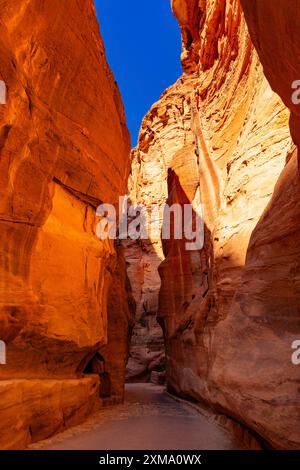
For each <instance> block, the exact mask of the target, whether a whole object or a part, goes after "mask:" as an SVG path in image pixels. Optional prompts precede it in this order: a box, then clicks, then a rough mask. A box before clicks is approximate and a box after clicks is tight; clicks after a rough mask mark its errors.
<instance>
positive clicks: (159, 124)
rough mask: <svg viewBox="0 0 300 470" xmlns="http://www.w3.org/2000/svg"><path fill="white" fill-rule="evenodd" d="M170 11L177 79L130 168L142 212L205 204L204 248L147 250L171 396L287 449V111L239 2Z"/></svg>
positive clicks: (294, 208)
mask: <svg viewBox="0 0 300 470" xmlns="http://www.w3.org/2000/svg"><path fill="white" fill-rule="evenodd" d="M245 3H247V2H245ZM256 3H257V2H256ZM263 3H264V4H265V7H266V4H267V3H268V2H263ZM269 5H270V3H269ZM172 6H173V10H174V13H175V14H176V16H177V17H178V20H179V23H180V26H181V30H182V37H183V54H182V63H183V68H184V71H185V73H184V75H183V76H182V77H181V78H180V79H179V80H178V81H177V83H176V84H175V85H173V86H172V87H170V88H169V89H168V90H167V91H166V92H165V93H164V94H163V96H162V97H161V99H160V101H159V102H158V103H156V104H155V105H154V106H153V107H152V109H151V110H150V112H149V113H148V114H147V116H146V117H145V119H144V121H143V124H142V127H141V132H140V137H139V143H138V149H137V152H136V153H135V163H134V166H133V178H134V179H135V180H136V181H139V186H140V187H139V190H138V191H137V193H138V195H139V196H138V198H139V199H138V200H139V202H145V203H146V204H147V203H148V204H151V203H152V202H159V201H165V200H167V201H168V202H169V203H174V202H177V203H180V204H184V203H188V202H194V203H197V202H198V201H201V202H202V203H203V204H204V222H205V243H204V248H203V249H202V250H201V251H194V252H188V251H186V249H185V245H184V242H183V241H178V240H171V241H169V242H164V243H163V253H162V251H161V244H160V243H158V244H155V245H153V248H151V249H150V250H151V252H152V253H153V255H152V260H150V265H149V266H148V268H147V269H148V271H152V274H151V276H152V277H154V276H155V274H154V273H155V271H156V268H157V264H158V262H159V260H160V259H163V258H165V259H164V261H163V262H162V263H161V264H160V268H159V271H160V275H161V289H160V295H159V317H160V322H161V324H162V325H163V328H164V332H165V338H166V353H167V380H168V386H169V388H170V389H172V390H173V391H175V392H176V393H178V394H180V395H183V396H186V397H190V398H193V399H196V400H204V401H206V402H208V403H209V404H212V405H213V406H215V407H216V408H217V409H218V410H219V411H221V412H223V413H225V414H227V415H228V416H231V417H232V418H234V419H235V420H237V421H238V422H240V423H242V424H243V425H245V426H247V427H248V428H250V429H252V430H253V431H254V432H256V433H257V434H259V435H260V436H261V437H262V438H263V439H264V440H265V441H267V442H268V443H269V444H270V445H272V446H274V447H277V448H297V447H299V445H300V429H299V406H298V399H299V393H298V385H297V384H298V380H299V372H298V370H297V367H295V366H294V365H293V364H292V362H291V353H292V350H291V343H292V341H293V340H294V339H297V337H298V336H299V334H300V325H299V313H298V310H299V296H298V290H297V282H298V281H297V279H298V276H299V273H298V263H297V259H299V253H298V251H299V250H298V245H299V244H298V243H297V233H298V219H299V215H298V202H297V201H298V186H297V178H298V176H297V175H298V173H297V165H296V160H295V158H296V157H295V150H294V147H293V143H292V140H291V138H290V133H289V126H288V120H289V116H288V112H287V110H286V109H285V107H284V105H283V103H282V102H281V100H280V99H279V98H278V96H277V95H275V94H274V93H273V92H272V91H271V88H270V86H269V84H268V82H267V80H266V79H265V77H264V73H263V68H262V66H261V64H260V61H259V58H258V56H257V53H256V51H255V49H254V47H253V45H252V43H251V40H250V37H249V34H248V29H247V26H246V23H245V20H244V16H243V11H242V8H241V5H240V3H239V1H238V0H218V1H213V0H207V1H205V0H203V1H198V0H197V1H196V0H174V1H173V2H172ZM257 8H258V11H259V10H260V8H259V7H257ZM270 8H271V7H270ZM247 9H248V12H249V16H251V11H252V9H251V7H250V6H249V4H248V3H247ZM253 16H254V18H257V16H255V14H253ZM279 16H280V15H279ZM283 17H285V16H283ZM278 21H279V20H278ZM266 22H267V20H266ZM270 24H271V22H270ZM281 27H282V29H284V28H286V29H287V25H285V26H284V25H281ZM253 29H255V28H254V26H253ZM271 31H272V29H271V30H270V33H269V34H270V36H269V44H270V48H271V44H272V43H271ZM253 34H254V35H255V33H253ZM263 34H264V35H266V34H267V33H266V32H265V31H264V33H263ZM282 34H283V33H282ZM257 35H258V33H257ZM258 42H259V43H260V42H263V39H262V40H261V41H260V38H259V39H258ZM279 42H280V40H279V39H278V44H279ZM293 42H294V43H295V38H294V40H293ZM272 47H273V46H272ZM278 47H279V45H278ZM262 49H263V46H262ZM282 54H284V51H283V52H282ZM272 60H273V62H276V60H277V59H275V57H273V59H272ZM290 63H291V62H290ZM270 67H271V65H270ZM276 67H278V68H280V65H278V64H277V65H276ZM267 76H268V74H267ZM296 78H297V77H295V78H294V79H296ZM278 179H279V180H278ZM277 180H278V183H277ZM274 188H275V189H274ZM249 243H250V245H249ZM150 250H149V248H148V251H150ZM155 253H156V257H155V256H154V254H155ZM157 290H158V289H157ZM157 290H156V293H157Z"/></svg>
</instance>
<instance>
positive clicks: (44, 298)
mask: <svg viewBox="0 0 300 470" xmlns="http://www.w3.org/2000/svg"><path fill="white" fill-rule="evenodd" d="M0 18H1V20H0V22H1V33H0V61H1V62H0V79H1V80H3V81H4V82H5V83H6V87H7V103H6V104H5V105H1V106H0V151H1V159H0V181H1V185H0V186H1V189H0V192H1V194H0V196H1V197H0V200H1V202H0V240H1V253H0V304H1V312H0V339H1V340H3V341H5V343H6V346H7V363H6V365H1V366H0V379H1V381H0V395H1V396H3V394H4V399H3V400H2V399H1V406H0V422H1V425H0V427H1V431H0V436H1V437H0V446H1V448H3V447H4V448H6V447H15V446H17V447H20V446H23V445H25V444H28V443H29V442H31V441H33V440H36V439H39V438H41V437H47V436H49V435H50V434H51V433H53V432H55V431H57V430H59V429H62V428H63V427H64V426H66V425H68V424H69V422H70V421H72V416H73V417H74V420H73V421H75V420H77V421H78V420H80V419H82V418H83V417H84V416H85V415H86V414H87V413H88V412H89V411H90V410H91V409H92V408H93V405H94V403H95V401H96V397H97V394H98V382H97V380H96V378H95V377H94V376H93V377H91V378H88V377H87V378H80V377H82V373H83V371H84V370H85V368H86V365H87V362H88V360H89V359H90V356H91V354H94V353H95V352H96V351H97V350H98V349H99V348H100V347H101V346H104V345H105V344H106V343H107V330H108V329H109V328H110V327H111V328H112V326H110V327H109V328H108V324H109V322H110V318H113V323H114V325H115V322H116V318H115V315H120V317H121V316H122V313H120V312H121V310H122V309H121V310H119V311H117V312H113V313H112V316H110V315H109V316H108V314H107V305H108V302H110V301H109V298H108V292H109V290H110V284H111V279H112V277H113V276H114V274H113V273H114V271H115V269H116V266H117V256H116V250H115V248H114V245H113V242H112V241H100V240H98V238H97V237H96V235H95V229H96V222H97V219H96V216H95V209H96V207H97V206H98V205H99V204H100V203H101V202H102V201H103V202H106V203H115V204H116V203H117V200H118V196H119V195H120V194H124V193H125V192H126V186H127V177H128V172H129V150H130V141H129V135H128V131H127V128H126V124H125V118H124V113H123V106H122V101H121V98H120V95H119V91H118V88H117V86H116V84H115V81H114V78H113V76H112V73H111V71H110V69H109V67H108V65H107V62H106V59H105V52H104V46H103V42H102V39H101V37H100V34H99V27H98V23H97V20H96V15H95V10H94V5H93V2H92V0H85V1H82V2H78V1H75V0H69V1H68V2H61V1H60V0H53V1H51V2H40V1H38V0H31V1H25V2H24V1H23V0H14V1H11V2H0ZM124 279H125V277H124V276H123V278H122V279H119V281H118V282H119V285H118V289H119V294H120V296H119V301H120V302H121V299H122V295H123V294H122V295H121V292H120V291H121V290H122V289H123V286H122V282H123V280H124ZM124 298H125V294H124ZM110 305H111V307H112V308H114V305H113V304H112V303H110ZM118 307H119V306H118ZM126 309H127V306H126V307H124V309H123V310H122V312H123V313H124V316H123V318H122V320H121V322H120V329H119V330H118V334H119V339H120V341H126V346H127V336H128V335H127V329H128V328H127V326H128V325H127V320H126V317H127V313H128V312H127V310H126ZM123 326H124V330H122V328H123ZM114 327H115V326H114ZM120 348H121V349H122V347H121V345H120ZM123 349H126V347H125V344H123ZM122 354H123V351H122ZM118 360H121V358H118ZM123 362H124V360H123ZM123 373H124V371H123V372H122V374H123ZM122 374H121V379H120V380H123V379H122ZM17 379H18V381H16V380H17ZM25 379H26V380H25ZM28 379H32V381H31V380H30V381H29V380H28ZM58 379H61V380H58ZM114 380H115V379H114ZM119 385H120V384H119ZM121 387H122V385H121ZM116 393H117V394H118V395H122V393H121V392H120V390H119V391H118V392H116ZM8 395H9V400H6V398H5V397H7V396H8ZM35 400H36V401H35ZM41 403H43V406H40V405H41ZM21 408H22V413H21V412H20V413H19V410H20V409H21ZM68 409H69V410H70V411H68ZM37 414H38V415H39V419H37ZM12 415H13V416H14V419H15V420H14V422H12V419H11V416H12ZM17 416H18V419H16V417H17ZM51 417H55V418H53V419H52V418H51ZM36 427H38V430H37V431H36V429H35V428H36ZM16 436H18V438H16Z"/></svg>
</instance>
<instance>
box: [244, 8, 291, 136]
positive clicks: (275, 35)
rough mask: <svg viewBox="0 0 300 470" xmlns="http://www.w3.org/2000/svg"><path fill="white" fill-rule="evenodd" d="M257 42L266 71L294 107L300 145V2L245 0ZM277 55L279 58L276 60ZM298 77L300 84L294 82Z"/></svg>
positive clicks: (287, 102) (253, 35) (245, 11)
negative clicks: (252, 0)
mask: <svg viewBox="0 0 300 470" xmlns="http://www.w3.org/2000/svg"><path fill="white" fill-rule="evenodd" d="M241 4H242V6H243V8H244V13H245V18H246V21H247V25H248V28H249V32H250V35H251V39H252V41H253V44H254V46H255V48H256V50H257V52H258V55H259V58H260V61H261V63H262V65H263V68H264V73H265V75H266V77H267V79H268V80H269V82H270V84H271V86H272V88H273V90H275V91H276V92H277V93H278V94H279V95H280V97H281V99H282V100H283V101H284V103H285V105H286V106H287V107H288V108H289V109H290V110H291V121H290V125H291V133H292V136H293V139H294V141H295V142H297V145H299V142H300V106H299V96H300V94H299V92H298V93H296V96H295V98H296V100H294V99H293V98H292V94H293V92H294V91H295V87H297V88H298V90H299V80H300V55H299V27H298V26H299V15H300V12H299V2H298V1H297V0H291V1H289V2H285V1H284V0H279V1H277V2H276V5H272V3H271V2H269V1H268V0H260V1H259V2H258V1H257V2H254V3H251V2H247V0H241ZM274 58H276V60H274ZM295 81H298V84H295V87H293V84H294V82H295Z"/></svg>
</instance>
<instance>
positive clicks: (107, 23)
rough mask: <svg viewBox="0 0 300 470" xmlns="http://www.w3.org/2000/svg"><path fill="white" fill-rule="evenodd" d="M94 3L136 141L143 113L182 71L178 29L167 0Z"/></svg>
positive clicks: (134, 143)
mask: <svg viewBox="0 0 300 470" xmlns="http://www.w3.org/2000/svg"><path fill="white" fill-rule="evenodd" d="M95 6H96V11H97V16H98V20H99V23H100V30H101V34H102V37H103V39H104V44H105V48H106V55H107V59H108V62H109V64H110V66H111V68H112V71H113V73H114V76H115V79H116V81H117V83H118V85H119V88H120V91H121V94H122V98H123V101H124V105H125V112H126V118H127V125H128V128H129V131H130V134H131V141H132V145H133V146H135V145H136V143H137V139H138V134H139V129H140V125H141V122H142V119H143V117H144V115H145V114H146V112H147V111H148V110H149V109H150V107H151V106H152V105H153V103H154V102H155V101H157V100H158V99H159V97H160V95H161V94H162V93H163V91H165V89H166V88H167V87H168V86H170V85H171V84H173V83H174V82H175V81H176V80H177V79H178V78H179V76H180V75H181V74H182V69H181V65H180V53H181V37H180V29H179V26H178V22H177V20H176V18H175V17H174V16H173V13H172V10H171V5H170V0H152V1H151V3H149V2H146V1H143V0H142V1H141V0H130V2H123V1H116V2H112V1H111V0H95Z"/></svg>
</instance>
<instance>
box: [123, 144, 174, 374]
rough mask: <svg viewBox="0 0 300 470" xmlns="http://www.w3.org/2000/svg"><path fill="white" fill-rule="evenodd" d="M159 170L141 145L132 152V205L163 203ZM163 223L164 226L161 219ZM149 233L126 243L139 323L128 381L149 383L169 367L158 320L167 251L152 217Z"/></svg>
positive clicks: (147, 205) (129, 363) (129, 273)
mask: <svg viewBox="0 0 300 470" xmlns="http://www.w3.org/2000/svg"><path fill="white" fill-rule="evenodd" d="M159 171H160V167H159V164H158V163H157V162H156V161H155V160H153V159H152V158H151V159H149V162H148V165H147V163H146V162H142V161H141V159H140V149H139V147H138V148H137V149H135V150H134V151H133V152H132V166H131V175H130V177H129V184H128V192H129V204H131V205H132V206H133V207H141V206H142V205H143V206H144V207H145V208H146V209H147V210H149V211H150V209H151V206H152V204H154V203H155V202H156V201H158V198H159V200H160V201H158V202H163V199H162V198H163V196H164V192H163V191H162V189H161V187H160V181H159ZM158 217H160V214H158ZM159 225H160V226H161V222H160V224H159ZM147 233H148V236H149V239H141V240H127V241H126V242H125V248H126V249H125V257H126V262H127V273H128V277H129V279H130V283H131V286H132V294H133V297H134V300H135V304H136V309H135V326H134V329H133V334H132V338H131V345H130V355H129V360H128V364H127V371H126V380H127V381H128V382H149V381H151V377H153V374H152V372H157V373H158V372H164V370H165V353H164V339H163V332H162V329H161V327H160V326H159V324H158V323H157V314H158V296H159V289H160V284H161V283H160V277H159V274H158V267H159V265H160V263H161V261H162V259H163V251H162V244H161V240H160V233H157V234H156V237H155V234H152V233H151V220H149V226H148V227H147ZM154 376H157V375H156V374H154Z"/></svg>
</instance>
